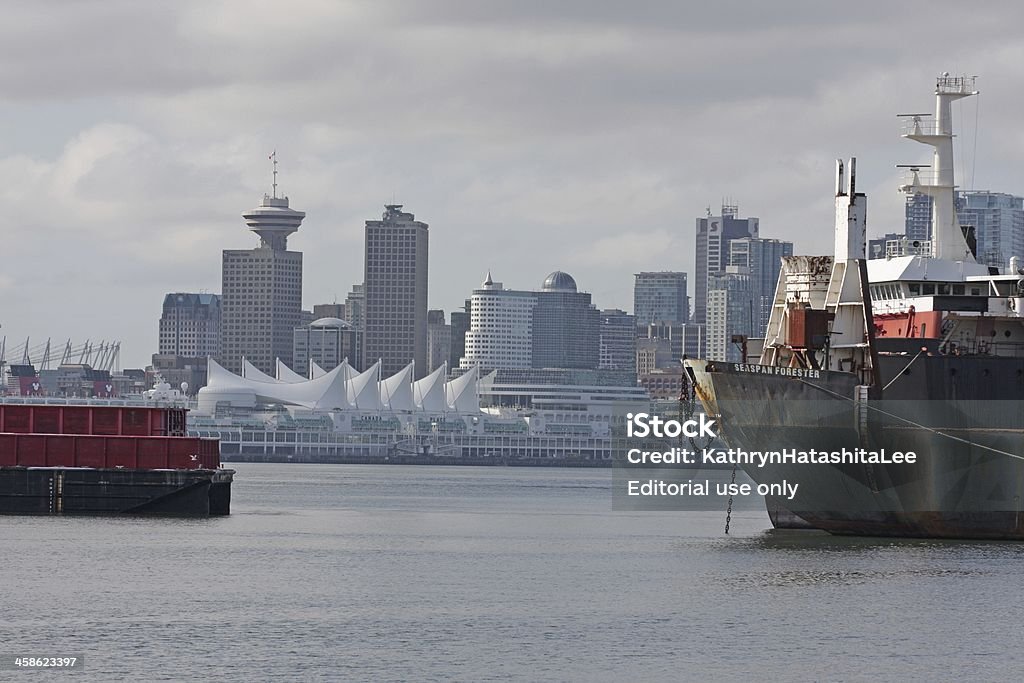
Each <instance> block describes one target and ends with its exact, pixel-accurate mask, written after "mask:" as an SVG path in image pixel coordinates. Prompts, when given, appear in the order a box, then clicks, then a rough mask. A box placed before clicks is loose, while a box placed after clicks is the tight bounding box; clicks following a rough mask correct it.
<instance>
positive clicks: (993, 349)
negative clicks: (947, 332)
mask: <svg viewBox="0 0 1024 683" xmlns="http://www.w3.org/2000/svg"><path fill="white" fill-rule="evenodd" d="M942 350H943V351H944V352H945V353H947V354H949V355H953V356H998V357H1000V358H1024V342H995V341H989V340H986V339H976V340H974V341H970V342H963V343H961V342H958V341H949V342H946V344H945V345H944V346H943V349H942Z"/></svg>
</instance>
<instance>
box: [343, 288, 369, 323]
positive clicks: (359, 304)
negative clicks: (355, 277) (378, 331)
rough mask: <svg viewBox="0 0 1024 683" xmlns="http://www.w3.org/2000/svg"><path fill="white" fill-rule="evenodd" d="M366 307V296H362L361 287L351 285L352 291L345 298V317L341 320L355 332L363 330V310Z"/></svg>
mask: <svg viewBox="0 0 1024 683" xmlns="http://www.w3.org/2000/svg"><path fill="white" fill-rule="evenodd" d="M365 307H366V296H365V295H364V294H363V285H362V284H358V285H352V291H350V292H349V293H348V296H347V297H346V298H345V315H344V317H342V316H339V317H341V319H342V320H344V321H345V322H347V323H348V324H349V325H351V326H352V327H354V328H355V329H357V330H361V329H363V321H364V316H363V309H364V308H365Z"/></svg>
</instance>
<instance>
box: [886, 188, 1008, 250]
mask: <svg viewBox="0 0 1024 683" xmlns="http://www.w3.org/2000/svg"><path fill="white" fill-rule="evenodd" d="M956 212H957V219H958V220H959V223H960V225H961V226H971V227H973V228H974V237H975V239H976V240H977V245H976V251H975V256H976V258H977V260H978V262H979V263H984V264H986V265H990V266H997V267H999V268H1006V266H1007V264H1008V263H1009V261H1010V257H1011V256H1024V198H1022V197H1019V196H1016V195H1012V194H1006V193H1003V192H990V191H988V190H957V192H956ZM931 217H932V199H931V197H929V196H927V195H923V194H914V195H910V196H908V197H907V208H906V237H907V240H908V241H910V242H913V241H914V240H919V241H924V240H930V239H931V236H932V233H931V231H932V226H931ZM883 256H884V254H883Z"/></svg>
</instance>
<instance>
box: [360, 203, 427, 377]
mask: <svg viewBox="0 0 1024 683" xmlns="http://www.w3.org/2000/svg"><path fill="white" fill-rule="evenodd" d="M427 247H428V226H427V224H426V223H423V222H422V221H417V220H416V219H415V216H413V214H411V213H406V212H403V211H402V205H401V204H388V205H386V206H385V207H384V215H383V216H382V218H381V220H379V221H366V247H365V258H364V261H363V263H364V268H363V273H364V277H363V294H364V297H365V308H364V310H363V316H364V318H363V365H364V367H369V366H370V365H372V364H373V363H375V362H376V361H377V360H378V359H380V361H381V374H382V375H383V376H385V377H386V376H388V375H392V374H394V373H396V372H398V371H399V370H401V369H402V368H404V367H405V366H406V365H408V364H409V361H415V363H416V375H417V377H423V376H424V375H425V374H426V368H427Z"/></svg>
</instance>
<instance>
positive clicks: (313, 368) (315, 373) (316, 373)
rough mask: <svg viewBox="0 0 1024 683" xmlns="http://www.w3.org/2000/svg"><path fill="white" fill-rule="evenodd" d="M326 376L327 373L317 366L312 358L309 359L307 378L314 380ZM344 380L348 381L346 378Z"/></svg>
mask: <svg viewBox="0 0 1024 683" xmlns="http://www.w3.org/2000/svg"><path fill="white" fill-rule="evenodd" d="M326 374H327V371H326V370H324V369H323V368H322V367H320V366H319V365H317V362H316V361H315V360H313V359H312V358H310V359H309V378H310V379H316V378H317V377H323V376H324V375H326ZM345 379H350V378H349V377H346V378H345Z"/></svg>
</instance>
